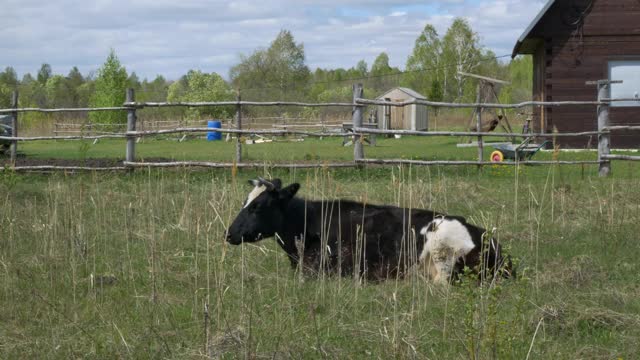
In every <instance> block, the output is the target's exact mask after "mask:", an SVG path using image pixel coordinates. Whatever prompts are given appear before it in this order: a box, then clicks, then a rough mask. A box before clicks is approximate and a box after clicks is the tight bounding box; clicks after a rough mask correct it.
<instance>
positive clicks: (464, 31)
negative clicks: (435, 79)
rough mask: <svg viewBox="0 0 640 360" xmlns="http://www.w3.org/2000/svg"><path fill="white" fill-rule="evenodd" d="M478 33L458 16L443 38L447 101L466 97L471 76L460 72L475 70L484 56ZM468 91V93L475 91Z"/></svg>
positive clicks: (444, 88) (444, 79) (444, 87)
mask: <svg viewBox="0 0 640 360" xmlns="http://www.w3.org/2000/svg"><path fill="white" fill-rule="evenodd" d="M479 41H480V40H479V38H478V34H477V33H475V32H474V31H473V30H472V29H471V26H470V25H469V23H468V22H467V21H466V20H465V19H462V18H456V19H455V20H454V21H453V23H452V24H451V27H449V29H448V30H447V33H446V34H445V35H444V37H443V39H442V60H443V63H444V64H446V66H444V70H445V71H444V73H443V75H444V78H443V96H444V98H445V100H447V101H461V100H464V99H465V89H469V88H468V87H466V85H467V83H468V82H470V80H469V78H468V77H466V76H463V75H461V74H460V72H473V71H474V69H476V68H477V67H478V66H479V63H480V60H481V58H482V56H481V55H482V54H481V50H480V45H479ZM474 92H475V90H473V91H472V92H471V93H469V92H467V93H466V95H471V94H472V93H474Z"/></svg>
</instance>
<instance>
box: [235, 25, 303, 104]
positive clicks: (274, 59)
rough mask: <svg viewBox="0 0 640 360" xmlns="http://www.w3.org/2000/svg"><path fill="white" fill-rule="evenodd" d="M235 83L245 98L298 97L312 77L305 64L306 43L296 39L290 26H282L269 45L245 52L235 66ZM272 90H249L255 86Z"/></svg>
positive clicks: (283, 98)
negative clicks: (249, 53)
mask: <svg viewBox="0 0 640 360" xmlns="http://www.w3.org/2000/svg"><path fill="white" fill-rule="evenodd" d="M229 77H230V79H231V82H232V84H233V86H234V87H235V88H237V89H240V90H241V91H242V94H243V97H244V98H252V99H258V100H260V99H264V98H270V99H273V98H279V99H281V100H286V99H289V98H297V97H298V96H299V94H300V91H299V89H300V88H303V87H304V86H305V85H306V84H307V82H308V80H309V77H310V72H309V68H308V67H307V66H306V65H305V54H304V45H303V44H302V43H296V42H295V40H294V38H293V35H292V34H291V32H290V31H288V30H281V31H280V33H279V34H278V36H277V37H276V39H275V40H273V42H271V44H270V46H269V48H268V49H266V50H265V49H258V50H256V51H254V52H253V54H251V55H249V56H244V55H241V57H240V63H239V64H237V65H235V66H234V67H232V68H231V71H230V76H229ZM256 87H259V88H262V89H265V90H268V91H260V92H249V91H245V90H248V89H252V88H256Z"/></svg>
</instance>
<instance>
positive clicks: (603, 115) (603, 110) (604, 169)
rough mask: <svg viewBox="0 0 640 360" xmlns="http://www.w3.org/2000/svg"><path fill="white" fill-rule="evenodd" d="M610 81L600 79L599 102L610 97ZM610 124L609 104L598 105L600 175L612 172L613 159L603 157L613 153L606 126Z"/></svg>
mask: <svg viewBox="0 0 640 360" xmlns="http://www.w3.org/2000/svg"><path fill="white" fill-rule="evenodd" d="M609 86H610V83H609V81H606V80H605V81H602V80H601V81H598V102H601V101H603V100H604V99H607V98H608V97H609ZM607 126H609V104H605V103H603V104H600V105H598V161H600V169H599V171H598V173H599V174H600V176H603V177H604V176H609V174H611V161H610V160H608V159H603V157H606V156H607V155H609V154H610V153H611V135H610V132H609V130H607V129H606V127H607Z"/></svg>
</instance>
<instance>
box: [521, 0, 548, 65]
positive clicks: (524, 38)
mask: <svg viewBox="0 0 640 360" xmlns="http://www.w3.org/2000/svg"><path fill="white" fill-rule="evenodd" d="M555 2H556V0H549V1H547V3H546V4H545V5H544V6H543V7H542V10H540V12H539V13H538V15H536V17H535V18H534V19H533V21H532V22H531V24H529V26H527V28H526V29H525V30H524V32H523V33H522V35H520V37H519V38H518V41H517V42H516V45H515V46H514V47H513V52H512V53H511V58H514V57H516V56H517V55H519V54H531V53H532V52H533V46H531V45H532V44H531V43H532V41H530V40H531V39H529V35H530V34H531V31H532V30H533V28H534V27H535V26H536V25H538V23H539V22H540V20H542V18H543V17H544V16H545V15H546V14H547V11H549V9H550V8H551V6H552V5H553V4H555Z"/></svg>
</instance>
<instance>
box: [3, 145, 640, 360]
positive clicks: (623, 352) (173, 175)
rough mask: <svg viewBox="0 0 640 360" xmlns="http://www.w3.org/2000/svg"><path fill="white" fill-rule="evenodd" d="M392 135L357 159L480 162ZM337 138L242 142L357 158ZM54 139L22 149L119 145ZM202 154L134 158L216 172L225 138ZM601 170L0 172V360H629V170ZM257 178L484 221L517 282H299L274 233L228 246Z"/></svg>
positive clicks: (635, 340)
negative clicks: (514, 267)
mask: <svg viewBox="0 0 640 360" xmlns="http://www.w3.org/2000/svg"><path fill="white" fill-rule="evenodd" d="M396 141H397V140H394V139H385V140H382V141H380V146H378V147H375V148H373V147H366V148H365V152H366V154H367V156H369V157H395V156H398V157H399V156H404V157H406V158H419V159H431V158H439V159H442V158H445V159H446V158H452V159H454V158H455V159H465V158H469V159H473V156H474V154H475V149H463V150H460V149H455V147H454V146H453V144H454V143H455V142H456V141H455V140H453V139H448V140H447V139H445V140H433V143H426V144H425V142H424V140H422V141H418V140H416V139H414V138H408V139H403V140H402V143H401V144H402V145H403V146H402V147H398V146H393V147H392V146H391V145H392V144H393V143H394V142H396ZM429 141H431V140H429ZM338 142H339V140H337V139H334V140H323V141H320V140H312V141H305V142H304V143H302V144H301V143H283V144H280V143H278V144H262V145H252V146H246V147H245V148H247V149H248V150H247V151H248V154H247V155H248V156H249V158H250V159H255V160H263V161H264V160H266V161H270V160H271V159H274V158H277V159H279V160H280V161H288V160H305V159H306V160H317V159H320V160H325V156H328V155H331V157H332V158H331V159H333V160H350V159H351V156H352V149H351V148H346V149H345V148H341V147H340V146H339V143H338ZM167 144H171V146H168V145H167ZM50 145H54V146H55V147H54V148H50V147H47V146H46V144H43V143H38V144H36V143H33V144H24V145H23V146H22V148H21V151H23V152H24V153H25V154H27V155H28V156H32V157H42V158H48V157H68V158H82V157H83V156H86V157H89V156H95V157H106V156H114V155H113V154H114V153H116V154H120V153H121V151H122V149H124V144H123V143H122V142H118V141H105V142H101V143H99V144H98V145H96V146H95V147H91V148H90V149H89V150H82V149H79V143H77V142H75V143H74V142H70V143H69V142H67V143H63V142H59V143H53V142H52V143H50ZM198 146H199V147H198ZM204 147H205V145H203V144H202V142H198V141H194V142H187V143H177V142H161V141H157V142H154V141H148V142H146V143H144V144H141V145H140V147H139V150H138V154H139V155H140V156H141V157H150V158H153V157H168V158H175V159H180V160H181V159H200V160H227V161H228V160H230V159H231V156H232V144H227V143H216V144H207V145H206V147H207V150H202V149H203V148H204ZM198 149H200V151H198ZM81 150H82V151H81ZM325 151H327V152H329V153H328V154H327V153H326V152H325ZM168 154H173V155H172V156H170V155H168ZM318 154H324V155H322V156H320V155H318ZM539 155H540V156H539V159H541V160H543V159H550V158H551V154H550V153H542V154H539ZM115 156H119V155H115ZM317 156H320V157H317ZM560 156H571V158H576V157H580V158H582V157H584V158H589V159H592V158H595V153H586V154H564V153H563V154H560ZM536 158H538V156H536ZM613 170H614V176H612V177H610V178H607V179H600V178H598V177H597V176H596V174H597V167H594V166H585V167H584V168H582V167H562V168H561V167H557V166H554V167H543V166H529V167H520V168H518V169H515V168H511V167H509V168H504V167H485V168H484V169H483V170H482V171H481V172H478V170H477V169H476V168H475V167H459V168H458V167H456V168H441V167H430V168H426V167H422V168H407V167H405V168H399V167H393V168H387V169H383V168H375V167H374V168H363V169H358V170H337V171H328V170H310V171H285V170H278V171H269V170H268V168H267V169H266V170H261V171H259V172H257V171H239V172H237V173H232V172H231V170H227V171H223V170H216V171H204V170H203V171H196V172H188V171H184V170H175V171H173V170H159V171H146V170H140V171H137V172H135V173H134V174H133V175H122V174H83V175H68V174H63V173H59V174H53V175H18V174H14V173H12V172H10V171H4V172H2V173H0V194H2V196H3V197H4V199H3V201H2V202H1V204H0V358H6V359H13V358H64V359H68V358H118V357H120V358H216V357H223V358H294V359H300V358H311V359H313V358H335V359H371V358H374V359H375V358H381V359H389V358H412V359H413V358H415V359H452V358H456V359H457V358H470V359H488V358H489V359H490V358H499V359H525V358H530V359H567V358H569V359H574V358H580V359H618V358H621V359H634V358H637V354H638V353H639V352H640V340H639V339H640V280H639V278H638V273H640V263H639V262H638V258H640V247H639V246H638V240H640V239H639V235H638V234H639V230H640V227H639V226H638V224H639V223H640V186H639V185H640V166H637V165H633V164H629V163H619V162H616V163H614V166H613ZM258 175H260V176H266V177H280V178H282V179H283V182H285V183H289V182H293V181H296V182H300V183H301V184H302V190H301V196H305V197H309V198H314V199H333V198H338V197H340V198H351V199H356V200H366V201H369V202H375V203H384V204H395V205H399V206H415V207H422V208H429V209H434V210H438V211H443V212H448V213H451V214H457V215H463V216H466V217H468V218H469V219H470V220H471V221H473V222H474V223H476V224H478V225H481V226H484V227H486V228H492V227H494V226H495V227H497V229H498V236H499V239H500V241H501V242H502V243H503V244H504V245H505V246H506V247H507V249H508V251H509V252H510V253H511V254H512V255H513V256H514V257H515V258H517V264H518V272H519V274H520V278H519V279H518V280H517V281H502V282H499V283H498V284H496V285H495V286H482V287H478V286H476V285H475V283H473V282H472V281H471V280H465V281H463V283H461V284H457V285H455V286H450V287H439V286H435V285H433V284H430V283H428V282H426V281H424V279H423V278H422V277H421V275H420V274H419V273H415V274H412V275H411V276H409V277H408V278H406V279H391V280H389V281H387V282H384V283H381V284H368V283H359V282H357V281H356V280H354V279H352V278H348V279H347V278H327V277H322V278H307V279H301V278H300V277H299V276H297V274H296V273H295V272H294V271H293V270H292V269H291V268H290V266H289V263H288V260H287V259H286V258H285V256H284V253H283V252H282V251H281V250H280V249H279V248H278V247H277V246H276V244H275V242H274V241H273V240H272V239H267V240H264V241H262V242H260V243H257V244H256V245H243V246H240V247H234V246H229V245H227V244H226V243H225V242H224V241H223V233H224V228H225V226H226V225H227V224H229V222H230V221H231V220H232V219H233V217H234V216H235V214H236V213H237V211H238V210H239V209H240V207H241V203H242V201H243V200H244V198H245V197H246V194H247V192H248V191H249V190H250V189H249V186H248V185H247V184H246V180H247V179H249V178H253V177H255V176H258Z"/></svg>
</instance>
